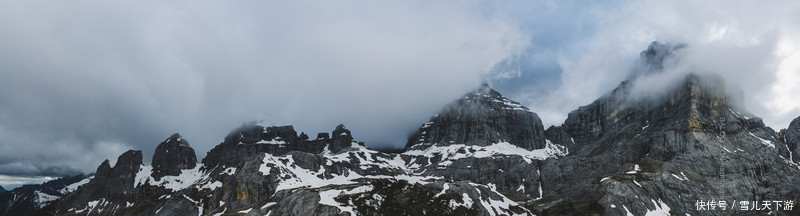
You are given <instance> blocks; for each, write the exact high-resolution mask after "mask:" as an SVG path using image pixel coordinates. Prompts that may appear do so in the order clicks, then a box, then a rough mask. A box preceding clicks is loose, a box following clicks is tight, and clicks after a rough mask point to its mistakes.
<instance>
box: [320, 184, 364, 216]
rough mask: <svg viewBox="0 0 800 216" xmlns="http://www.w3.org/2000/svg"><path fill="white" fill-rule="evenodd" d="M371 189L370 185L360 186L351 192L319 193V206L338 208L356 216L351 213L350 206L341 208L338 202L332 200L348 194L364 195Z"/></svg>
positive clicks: (353, 213) (334, 190) (330, 191)
mask: <svg viewBox="0 0 800 216" xmlns="http://www.w3.org/2000/svg"><path fill="white" fill-rule="evenodd" d="M372 189H373V187H372V185H366V186H360V187H357V188H353V189H351V190H336V189H332V190H327V191H322V192H319V204H323V205H328V206H333V207H337V208H339V210H341V211H342V212H349V213H350V215H357V214H356V213H355V212H354V211H353V207H351V206H342V205H341V204H340V203H339V202H336V200H334V199H333V198H335V197H338V196H341V195H349V194H359V193H364V192H367V191H371V190H372Z"/></svg>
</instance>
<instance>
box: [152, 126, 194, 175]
mask: <svg viewBox="0 0 800 216" xmlns="http://www.w3.org/2000/svg"><path fill="white" fill-rule="evenodd" d="M195 166H197V156H196V155H195V154H194V149H192V147H190V146H189V142H187V141H186V139H183V137H181V135H180V134H178V133H175V134H172V136H170V137H169V138H167V139H166V140H164V142H161V144H159V145H158V147H156V151H155V153H154V154H153V174H152V176H153V178H155V179H156V180H159V179H161V177H163V176H165V175H171V176H177V175H179V174H180V173H181V170H184V169H194V167H195Z"/></svg>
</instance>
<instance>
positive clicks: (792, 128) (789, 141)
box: [784, 117, 800, 163]
mask: <svg viewBox="0 0 800 216" xmlns="http://www.w3.org/2000/svg"><path fill="white" fill-rule="evenodd" d="M784 136H785V142H786V146H787V148H788V150H789V152H790V153H791V154H790V155H789V158H791V160H792V161H794V162H795V163H800V117H797V118H795V119H794V120H792V123H790V124H789V128H787V129H786V132H785V135H784Z"/></svg>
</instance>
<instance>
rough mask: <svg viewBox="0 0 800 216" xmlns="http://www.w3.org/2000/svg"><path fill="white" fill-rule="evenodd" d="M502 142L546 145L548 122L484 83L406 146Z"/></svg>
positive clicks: (528, 146) (535, 146)
mask: <svg viewBox="0 0 800 216" xmlns="http://www.w3.org/2000/svg"><path fill="white" fill-rule="evenodd" d="M499 142H508V143H511V144H512V145H516V146H519V147H521V148H524V149H528V150H533V149H541V148H544V147H545V137H544V126H542V121H541V119H539V116H538V115H536V113H533V112H531V111H530V110H529V109H528V108H527V107H525V106H522V105H520V104H519V103H518V102H515V101H512V100H510V99H508V98H506V97H503V95H501V94H500V93H499V92H497V91H495V90H494V89H492V88H491V87H489V85H486V84H484V85H481V87H480V88H478V89H476V90H474V91H472V92H469V93H467V94H465V95H464V97H462V98H460V99H458V100H456V101H454V102H452V103H450V104H448V105H447V106H445V108H444V109H443V110H442V111H441V112H439V113H438V114H436V115H434V116H433V117H432V118H431V120H430V121H429V122H428V123H425V124H423V125H422V127H421V128H420V129H419V130H418V131H417V132H416V133H414V134H413V135H412V136H411V137H410V138H409V140H408V143H407V144H406V149H424V148H427V146H431V145H449V144H466V145H477V146H488V145H491V144H493V143H499Z"/></svg>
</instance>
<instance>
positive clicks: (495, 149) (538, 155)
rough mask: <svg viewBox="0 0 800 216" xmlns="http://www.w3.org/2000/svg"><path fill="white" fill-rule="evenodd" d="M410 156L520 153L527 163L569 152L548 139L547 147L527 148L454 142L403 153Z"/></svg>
mask: <svg viewBox="0 0 800 216" xmlns="http://www.w3.org/2000/svg"><path fill="white" fill-rule="evenodd" d="M402 154H403V155H409V156H424V157H428V158H433V157H435V156H436V155H438V154H441V155H442V160H444V161H446V160H458V159H461V158H467V157H475V158H486V157H493V156H496V155H519V156H522V158H523V160H525V162H527V163H532V162H533V160H545V159H547V158H557V157H560V156H566V155H567V154H568V151H567V148H566V147H564V146H561V145H558V144H553V143H552V142H550V140H547V144H546V146H545V148H542V149H535V150H527V149H524V148H520V147H518V146H515V145H512V144H511V143H508V142H499V143H494V144H492V145H489V146H474V145H464V144H453V145H447V146H437V145H434V146H431V147H429V148H427V149H424V150H411V151H406V152H404V153H402Z"/></svg>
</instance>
